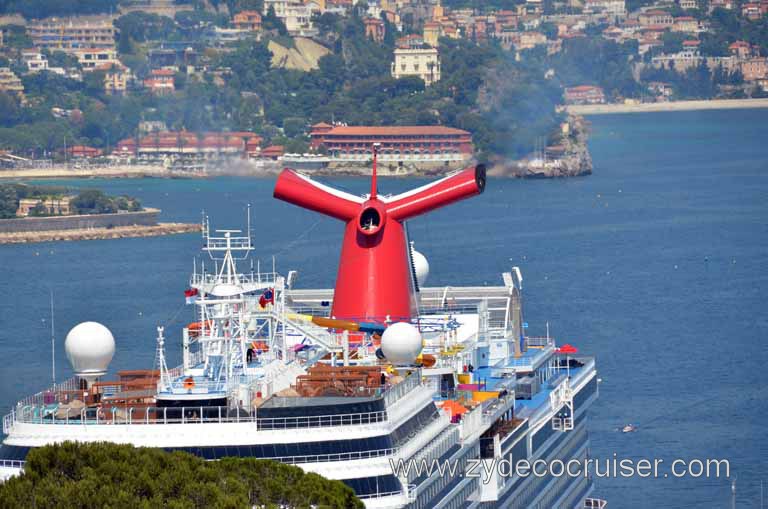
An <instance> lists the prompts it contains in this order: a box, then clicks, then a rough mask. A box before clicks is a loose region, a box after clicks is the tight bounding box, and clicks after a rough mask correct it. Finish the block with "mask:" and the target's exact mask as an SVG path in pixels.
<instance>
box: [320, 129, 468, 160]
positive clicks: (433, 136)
mask: <svg viewBox="0 0 768 509" xmlns="http://www.w3.org/2000/svg"><path fill="white" fill-rule="evenodd" d="M310 136H311V138H312V148H313V149H315V150H317V149H319V148H320V147H325V149H326V150H327V151H328V153H329V155H330V156H331V157H332V158H334V159H337V160H349V161H354V160H367V159H369V158H370V154H371V146H372V145H373V144H374V143H380V144H381V148H380V149H379V154H380V158H381V159H382V160H383V161H403V162H406V161H407V162H416V161H461V160H464V159H467V158H469V157H471V156H472V154H473V152H474V146H473V145H472V135H471V134H470V133H469V132H467V131H462V130H461V129H454V128H451V127H444V126H386V127H374V126H343V125H342V126H332V125H329V124H325V123H320V124H316V125H314V126H312V129H311V132H310Z"/></svg>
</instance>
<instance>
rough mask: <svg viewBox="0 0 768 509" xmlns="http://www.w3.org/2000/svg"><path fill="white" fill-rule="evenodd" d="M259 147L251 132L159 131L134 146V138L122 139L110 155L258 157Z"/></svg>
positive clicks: (258, 141)
mask: <svg viewBox="0 0 768 509" xmlns="http://www.w3.org/2000/svg"><path fill="white" fill-rule="evenodd" d="M260 144H261V136H259V135H257V134H255V133H252V132H226V133H217V132H202V133H196V132H191V131H162V132H155V133H151V134H148V135H146V136H142V137H141V138H139V143H138V145H137V144H136V139H135V138H126V139H124V140H122V141H120V142H119V143H118V144H117V148H116V149H115V151H114V154H116V155H124V156H134V155H135V156H150V155H152V156H154V155H158V156H192V157H218V156H223V155H229V156H233V155H236V156H240V157H244V158H245V157H256V156H257V155H259V152H260V150H259V146H260Z"/></svg>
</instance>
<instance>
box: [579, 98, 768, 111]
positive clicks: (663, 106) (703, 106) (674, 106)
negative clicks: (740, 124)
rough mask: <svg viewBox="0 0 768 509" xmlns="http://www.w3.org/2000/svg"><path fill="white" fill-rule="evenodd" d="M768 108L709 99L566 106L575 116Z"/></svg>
mask: <svg viewBox="0 0 768 509" xmlns="http://www.w3.org/2000/svg"><path fill="white" fill-rule="evenodd" d="M751 108H768V99H711V100H702V101H670V102H659V103H641V104H583V105H570V106H566V110H567V111H568V113H572V114H576V115H609V114H613V113H654V112H660V111H698V110H729V109H751Z"/></svg>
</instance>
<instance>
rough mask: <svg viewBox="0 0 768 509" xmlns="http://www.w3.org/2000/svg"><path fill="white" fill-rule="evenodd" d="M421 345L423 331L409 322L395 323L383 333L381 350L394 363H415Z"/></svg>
mask: <svg viewBox="0 0 768 509" xmlns="http://www.w3.org/2000/svg"><path fill="white" fill-rule="evenodd" d="M421 346H422V343H421V333H420V332H419V330H418V329H417V328H416V327H415V326H413V325H411V324H410V323H408V322H397V323H393V324H392V325H390V326H389V327H387V328H386V329H385V330H384V334H382V335H381V352H382V353H383V354H384V356H385V357H386V358H387V360H388V361H389V362H391V363H392V364H396V365H403V364H413V363H414V362H415V361H416V357H418V356H419V354H420V353H421Z"/></svg>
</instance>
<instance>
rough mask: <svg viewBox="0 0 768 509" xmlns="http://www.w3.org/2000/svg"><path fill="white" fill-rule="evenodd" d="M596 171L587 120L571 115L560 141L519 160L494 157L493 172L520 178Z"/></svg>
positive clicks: (491, 166) (551, 176)
mask: <svg viewBox="0 0 768 509" xmlns="http://www.w3.org/2000/svg"><path fill="white" fill-rule="evenodd" d="M591 173H592V156H590V154H589V149H588V147H587V123H586V121H585V120H584V119H583V118H582V117H578V116H570V117H568V120H567V121H566V122H564V123H563V124H562V125H561V134H560V136H559V137H558V138H557V141H556V143H554V144H551V145H549V146H547V147H545V148H543V149H542V150H538V151H536V152H534V153H533V154H530V155H529V156H528V157H526V158H525V159H522V160H518V161H510V160H497V161H491V164H490V168H489V171H488V174H489V175H492V176H498V177H513V178H514V177H516V178H562V177H579V176H583V175H590V174H591Z"/></svg>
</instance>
